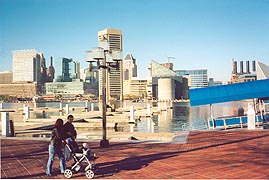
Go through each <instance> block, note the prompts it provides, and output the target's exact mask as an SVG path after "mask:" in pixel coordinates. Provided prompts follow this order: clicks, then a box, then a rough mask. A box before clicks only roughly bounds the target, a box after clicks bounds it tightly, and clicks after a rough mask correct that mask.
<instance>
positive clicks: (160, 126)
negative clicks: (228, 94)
mask: <svg viewBox="0 0 269 180" xmlns="http://www.w3.org/2000/svg"><path fill="white" fill-rule="evenodd" d="M248 103H249V102H241V101H236V102H229V103H219V104H214V105H213V117H220V116H232V115H236V114H237V113H238V112H237V110H238V108H239V107H243V108H244V110H245V112H246V110H247V104H248ZM250 103H251V102H250ZM66 104H68V105H69V107H70V109H69V113H71V114H79V113H81V112H82V111H85V109H84V107H85V106H87V107H88V108H89V109H90V108H91V106H92V104H91V102H88V103H87V105H86V103H85V102H63V103H62V107H63V108H66ZM28 105H29V107H30V108H33V107H37V108H39V110H36V111H35V112H33V111H31V112H30V113H31V118H49V117H50V116H58V115H59V113H60V112H59V109H60V106H61V105H60V103H59V102H48V103H38V104H36V105H35V104H34V103H31V104H28ZM130 105H132V104H131V103H130V102H128V103H127V104H126V106H128V107H129V106H130ZM136 105H139V106H140V105H141V107H142V106H144V107H146V106H147V105H146V104H145V103H140V104H136ZM2 106H3V109H22V108H23V103H3V105H2ZM153 106H154V107H155V108H156V107H157V108H158V109H159V110H160V113H159V114H155V115H153V116H152V117H151V118H141V119H140V121H139V120H138V121H137V122H136V125H135V126H134V127H132V129H133V131H139V132H175V131H179V130H181V129H182V125H183V123H185V122H189V121H194V120H207V118H209V117H210V106H209V105H204V106H194V107H192V106H190V104H189V103H173V108H172V109H169V107H170V106H171V104H170V103H167V104H160V105H158V104H154V105H153ZM46 107H49V108H55V111H47V110H46ZM93 107H94V110H98V109H99V104H98V103H97V102H94V103H93ZM117 107H119V105H117ZM167 108H168V109H167ZM145 111H146V110H145ZM63 114H65V110H64V111H63ZM11 116H12V114H11ZM12 118H13V117H12Z"/></svg>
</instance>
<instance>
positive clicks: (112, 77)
mask: <svg viewBox="0 0 269 180" xmlns="http://www.w3.org/2000/svg"><path fill="white" fill-rule="evenodd" d="M104 43H105V44H106V45H108V47H107V49H108V50H109V51H110V52H111V51H113V50H117V51H122V31H121V30H116V29H104V30H102V31H99V32H98V45H99V46H100V47H102V46H103V45H104ZM107 60H108V59H107ZM118 64H119V67H117V68H116V67H110V70H109V73H108V75H107V76H108V77H107V78H108V80H107V83H108V85H107V97H108V99H109V100H110V99H123V72H122V66H123V65H122V61H120V62H119V63H118ZM114 65H115V62H114ZM101 90H102V71H99V99H101V96H102V91H101Z"/></svg>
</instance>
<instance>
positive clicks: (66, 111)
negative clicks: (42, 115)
mask: <svg viewBox="0 0 269 180" xmlns="http://www.w3.org/2000/svg"><path fill="white" fill-rule="evenodd" d="M65 114H69V105H68V104H66V105H65Z"/></svg>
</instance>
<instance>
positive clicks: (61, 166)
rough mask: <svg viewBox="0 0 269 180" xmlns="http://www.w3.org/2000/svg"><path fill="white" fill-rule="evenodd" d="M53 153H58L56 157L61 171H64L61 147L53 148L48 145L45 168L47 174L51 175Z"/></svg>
mask: <svg viewBox="0 0 269 180" xmlns="http://www.w3.org/2000/svg"><path fill="white" fill-rule="evenodd" d="M55 154H57V155H58V158H59V161H60V170H61V173H64V170H65V168H66V167H65V166H66V165H65V159H64V155H63V152H62V150H61V148H55V147H54V146H52V145H49V159H48V163H47V168H46V174H47V175H51V170H52V165H53V161H54V157H55Z"/></svg>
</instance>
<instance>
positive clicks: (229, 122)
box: [209, 114, 269, 129]
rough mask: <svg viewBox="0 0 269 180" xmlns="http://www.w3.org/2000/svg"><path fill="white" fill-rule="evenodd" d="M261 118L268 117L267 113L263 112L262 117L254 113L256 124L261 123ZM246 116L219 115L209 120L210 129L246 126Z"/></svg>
mask: <svg viewBox="0 0 269 180" xmlns="http://www.w3.org/2000/svg"><path fill="white" fill-rule="evenodd" d="M263 119H269V114H265V115H264V116H263V117H262V116H261V115H256V124H257V125H261V124H262V123H263ZM247 123H248V118H247V116H236V117H221V118H216V119H213V120H212V119H210V120H209V126H210V129H212V128H222V129H226V128H232V127H241V128H243V127H245V126H247Z"/></svg>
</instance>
